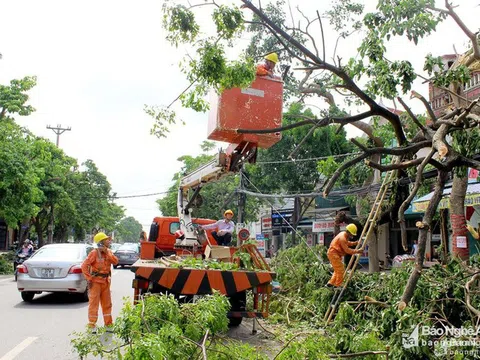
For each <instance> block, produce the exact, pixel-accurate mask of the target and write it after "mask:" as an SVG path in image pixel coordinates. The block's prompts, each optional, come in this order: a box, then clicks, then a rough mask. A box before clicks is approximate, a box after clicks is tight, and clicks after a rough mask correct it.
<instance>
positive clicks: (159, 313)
mask: <svg viewBox="0 0 480 360" xmlns="http://www.w3.org/2000/svg"><path fill="white" fill-rule="evenodd" d="M229 308H230V304H229V302H228V300H227V298H226V297H224V296H222V295H219V294H214V295H211V296H205V297H202V298H201V299H199V300H198V301H196V302H195V303H189V304H179V303H178V302H177V301H176V300H175V299H174V297H173V296H171V295H170V296H167V295H147V296H145V297H144V298H142V300H141V301H140V302H139V303H138V304H137V305H132V304H130V303H126V304H125V306H124V308H123V309H122V312H121V314H120V316H119V317H118V318H117V319H116V321H115V324H114V326H113V334H112V336H111V337H109V338H106V335H107V334H106V333H105V329H103V328H101V329H99V331H98V334H92V333H91V332H89V331H85V332H83V333H75V334H74V335H75V338H74V339H72V345H73V347H74V349H75V351H76V352H77V353H78V354H79V356H80V358H84V357H86V356H88V355H94V356H101V357H103V358H106V359H122V360H129V359H130V360H133V359H135V360H138V359H172V360H174V359H196V358H198V357H200V358H202V353H203V352H204V351H205V352H206V353H207V355H208V358H209V359H225V360H226V359H228V360H230V359H254V358H255V359H256V358H257V357H256V350H255V349H254V348H252V347H250V346H247V345H242V344H238V343H236V342H232V341H219V340H218V339H217V338H216V336H217V335H220V334H223V333H225V332H226V331H227V329H228V318H227V315H226V314H227V311H229ZM106 339H107V340H109V341H106ZM220 340H221V339H220Z"/></svg>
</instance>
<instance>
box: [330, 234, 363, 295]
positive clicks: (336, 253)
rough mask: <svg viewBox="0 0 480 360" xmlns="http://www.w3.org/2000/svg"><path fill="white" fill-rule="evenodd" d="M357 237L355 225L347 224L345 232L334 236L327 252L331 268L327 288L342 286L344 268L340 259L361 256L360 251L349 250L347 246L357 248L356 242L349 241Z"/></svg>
mask: <svg viewBox="0 0 480 360" xmlns="http://www.w3.org/2000/svg"><path fill="white" fill-rule="evenodd" d="M354 236H357V227H356V225H355V224H348V225H347V228H346V231H342V232H341V233H340V234H338V235H337V236H335V238H334V239H333V240H332V243H331V244H330V247H329V249H328V252H327V256H328V260H330V263H331V264H332V266H333V275H332V278H331V279H330V281H329V282H328V284H327V287H334V286H335V287H338V286H340V285H342V282H343V277H344V276H345V266H344V265H343V261H342V258H343V257H344V256H345V255H346V254H348V255H353V254H361V253H362V252H363V251H362V250H355V249H350V247H349V246H357V244H358V241H350V240H351V239H353V237H354Z"/></svg>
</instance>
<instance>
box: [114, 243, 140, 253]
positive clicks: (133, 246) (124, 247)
mask: <svg viewBox="0 0 480 360" xmlns="http://www.w3.org/2000/svg"><path fill="white" fill-rule="evenodd" d="M118 250H126V251H135V252H138V245H137V244H122V246H120V247H119V248H118V249H117V251H118Z"/></svg>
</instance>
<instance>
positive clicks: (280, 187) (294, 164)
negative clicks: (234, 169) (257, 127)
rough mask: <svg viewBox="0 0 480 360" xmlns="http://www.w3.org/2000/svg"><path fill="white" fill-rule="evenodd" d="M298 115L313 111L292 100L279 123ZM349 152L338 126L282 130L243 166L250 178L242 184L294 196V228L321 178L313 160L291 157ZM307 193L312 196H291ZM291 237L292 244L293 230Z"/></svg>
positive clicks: (357, 179)
mask: <svg viewBox="0 0 480 360" xmlns="http://www.w3.org/2000/svg"><path fill="white" fill-rule="evenodd" d="M300 115H301V116H304V117H312V116H313V113H312V111H311V110H310V109H304V105H303V104H301V103H293V104H292V105H291V106H290V107H289V109H288V111H287V112H286V113H284V115H283V124H284V125H285V126H288V125H290V124H294V123H295V122H296V121H297V119H298V116H300ZM312 130H313V131H312ZM299 144H301V145H300V146H299ZM353 151H354V146H353V145H352V144H351V143H349V142H348V141H347V139H346V134H345V131H344V129H342V128H340V127H338V126H330V127H323V128H311V129H307V128H305V127H301V128H295V129H292V130H287V131H284V132H283V134H282V140H281V141H280V142H278V143H277V144H275V145H274V146H273V147H271V148H269V149H260V150H259V151H258V158H257V161H258V164H254V165H250V166H248V167H247V174H248V176H249V178H250V181H249V182H247V183H246V188H247V189H248V190H250V191H252V192H255V193H257V196H260V197H261V196H262V194H258V192H259V189H261V191H262V192H267V193H271V192H276V193H281V194H289V195H288V196H289V197H294V198H295V202H294V204H295V205H294V212H293V213H294V216H293V218H292V227H293V228H294V229H296V228H297V226H298V224H299V222H300V220H301V218H302V217H303V215H304V214H305V212H306V211H307V209H308V208H309V207H310V206H311V204H312V203H313V204H314V201H315V198H316V196H317V195H315V193H318V192H319V189H320V187H321V185H322V184H323V181H325V178H324V177H323V178H322V174H323V172H320V173H319V171H318V170H317V166H316V162H315V160H314V161H295V159H307V158H310V159H311V158H318V157H328V156H332V155H341V154H348V153H351V152H353ZM342 180H344V183H354V182H360V181H362V179H361V177H359V178H358V177H357V178H355V179H351V178H348V176H346V177H345V179H342ZM250 182H251V184H254V185H255V187H253V186H252V185H251V184H250ZM308 193H312V194H314V195H311V196H295V194H308ZM292 239H293V243H295V241H296V240H295V231H294V232H293V233H292Z"/></svg>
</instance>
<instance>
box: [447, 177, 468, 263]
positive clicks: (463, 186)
mask: <svg viewBox="0 0 480 360" xmlns="http://www.w3.org/2000/svg"><path fill="white" fill-rule="evenodd" d="M462 173H464V172H463V171H462ZM467 186H468V178H467V177H459V176H457V175H456V174H455V175H454V177H453V186H452V194H451V195H450V222H451V224H452V232H453V235H452V237H453V241H452V245H453V249H452V250H453V251H452V252H453V255H454V256H458V257H459V258H460V259H462V260H467V259H468V258H469V255H470V253H469V246H468V236H467V233H468V230H467V223H466V221H465V194H466V192H467ZM459 236H461V237H464V238H465V239H466V247H462V248H460V247H458V243H457V239H458V237H459Z"/></svg>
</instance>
